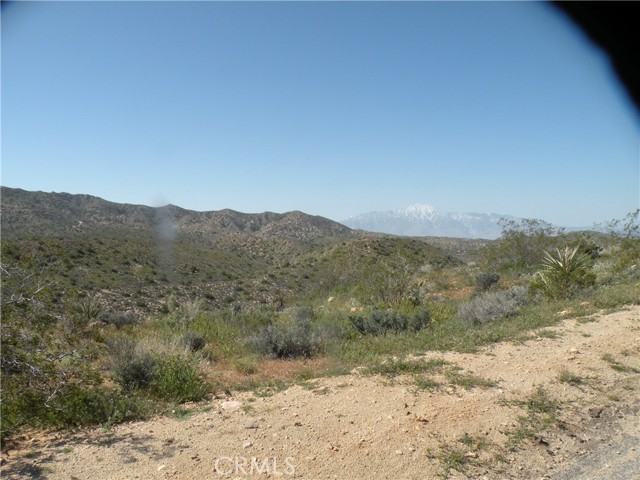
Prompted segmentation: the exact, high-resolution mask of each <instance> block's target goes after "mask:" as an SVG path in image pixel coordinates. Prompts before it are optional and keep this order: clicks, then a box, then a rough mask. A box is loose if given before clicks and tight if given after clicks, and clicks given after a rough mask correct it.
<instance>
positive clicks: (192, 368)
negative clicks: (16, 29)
mask: <svg viewBox="0 0 640 480" xmlns="http://www.w3.org/2000/svg"><path fill="white" fill-rule="evenodd" d="M150 387H151V388H150V389H151V393H152V395H153V396H154V397H156V398H158V399H160V400H165V401H170V402H176V403H182V402H197V401H199V400H202V398H204V396H205V395H206V394H207V392H208V386H207V384H206V383H205V382H204V381H203V380H202V379H201V378H200V376H199V375H198V369H197V366H196V365H195V363H194V362H193V361H192V360H189V359H185V358H183V357H181V356H179V355H172V356H167V357H164V358H161V359H160V360H159V361H158V362H157V365H156V368H155V369H154V372H153V379H152V381H151V385H150Z"/></svg>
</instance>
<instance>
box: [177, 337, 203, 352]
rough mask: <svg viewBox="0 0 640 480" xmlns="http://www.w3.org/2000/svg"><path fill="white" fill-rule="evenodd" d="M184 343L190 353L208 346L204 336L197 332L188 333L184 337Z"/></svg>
mask: <svg viewBox="0 0 640 480" xmlns="http://www.w3.org/2000/svg"><path fill="white" fill-rule="evenodd" d="M182 343H183V344H184V346H185V347H186V348H187V350H188V351H189V352H197V351H200V350H202V349H203V348H204V347H205V345H206V344H207V342H206V340H205V339H204V337H203V336H202V335H200V334H199V333H196V332H187V333H185V334H184V335H183V337H182Z"/></svg>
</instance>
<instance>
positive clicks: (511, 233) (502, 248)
mask: <svg viewBox="0 0 640 480" xmlns="http://www.w3.org/2000/svg"><path fill="white" fill-rule="evenodd" d="M499 224H500V226H501V227H502V236H501V237H500V238H499V239H498V240H496V241H495V242H494V243H492V244H491V245H489V246H488V247H487V248H486V249H483V257H484V261H485V262H486V263H487V264H488V265H489V266H490V267H491V268H494V269H498V270H501V271H508V270H515V271H520V272H530V271H532V270H533V269H535V267H536V265H538V264H539V263H540V261H541V260H542V256H543V252H544V251H545V250H548V249H550V248H553V247H555V246H556V245H557V242H558V237H559V236H560V235H562V234H563V233H564V230H563V229H562V228H557V227H554V226H553V225H551V224H550V223H547V222H545V221H543V220H537V219H530V218H525V219H522V220H519V221H515V220H510V219H503V220H500V222H499Z"/></svg>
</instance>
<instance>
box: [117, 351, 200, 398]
mask: <svg viewBox="0 0 640 480" xmlns="http://www.w3.org/2000/svg"><path fill="white" fill-rule="evenodd" d="M109 349H110V351H111V356H112V371H113V374H114V378H115V380H116V383H117V384H118V385H119V386H120V387H121V388H122V389H123V390H124V391H125V392H129V393H131V392H136V391H146V392H148V394H150V395H151V396H153V397H155V398H157V399H159V400H165V401H172V402H178V403H179V402H186V401H197V400H200V399H202V397H203V396H204V395H205V394H206V392H207V390H208V388H207V385H206V383H205V382H204V381H203V380H202V379H201V378H200V377H199V376H198V369H197V365H196V364H195V360H193V359H191V358H186V357H184V356H182V355H179V354H171V353H155V354H154V353H151V352H149V351H147V350H145V349H144V348H142V347H140V345H138V344H137V343H136V342H134V341H132V340H129V339H126V338H121V339H119V340H117V341H115V342H113V343H112V344H111V345H110V346H109Z"/></svg>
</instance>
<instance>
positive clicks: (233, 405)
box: [220, 400, 242, 411]
mask: <svg viewBox="0 0 640 480" xmlns="http://www.w3.org/2000/svg"><path fill="white" fill-rule="evenodd" d="M241 406H242V402H239V401H237V400H228V401H226V402H222V403H221V404H220V408H221V409H223V410H227V411H231V410H237V409H239V408H240V407H241Z"/></svg>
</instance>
